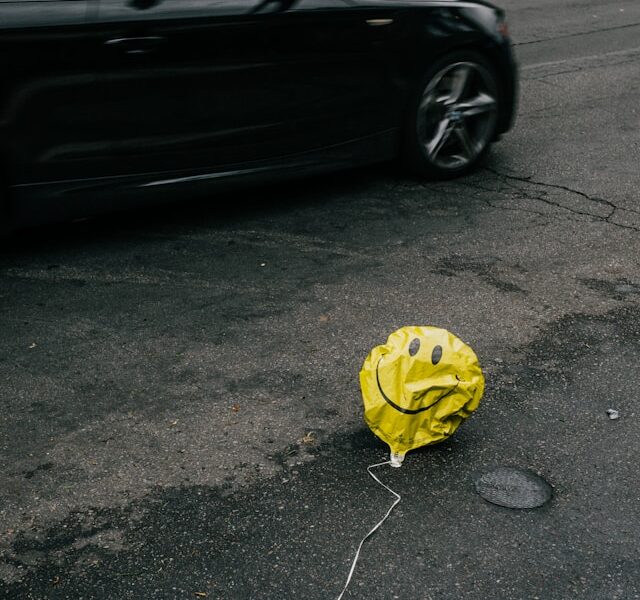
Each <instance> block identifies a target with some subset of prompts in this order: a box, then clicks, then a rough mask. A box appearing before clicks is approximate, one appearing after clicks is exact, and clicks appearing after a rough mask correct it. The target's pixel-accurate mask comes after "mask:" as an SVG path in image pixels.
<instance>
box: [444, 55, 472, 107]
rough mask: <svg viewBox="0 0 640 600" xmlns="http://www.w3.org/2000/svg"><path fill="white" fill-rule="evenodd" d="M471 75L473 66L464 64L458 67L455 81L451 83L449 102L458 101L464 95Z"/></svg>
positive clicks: (455, 72) (454, 75)
mask: <svg viewBox="0 0 640 600" xmlns="http://www.w3.org/2000/svg"><path fill="white" fill-rule="evenodd" d="M470 75H471V67H470V66H469V65H465V64H462V65H460V66H458V67H457V68H456V70H455V71H454V72H453V81H452V83H451V92H450V94H449V102H450V103H454V102H458V101H459V100H460V98H462V97H463V95H464V93H465V91H466V89H467V84H468V83H469V78H470Z"/></svg>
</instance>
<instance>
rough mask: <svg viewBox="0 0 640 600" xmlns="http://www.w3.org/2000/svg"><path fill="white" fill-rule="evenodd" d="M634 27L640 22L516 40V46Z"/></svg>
mask: <svg viewBox="0 0 640 600" xmlns="http://www.w3.org/2000/svg"><path fill="white" fill-rule="evenodd" d="M632 27H640V23H627V24H626V25H615V26H614V27H603V28H601V29H592V30H591V31H581V32H578V33H565V34H563V35H558V36H555V37H548V38H543V39H541V40H532V41H530V42H516V43H514V44H513V45H514V46H530V45H532V44H543V43H544V42H552V41H555V40H563V39H566V38H574V37H581V36H584V35H593V34H594V33H604V32H607V31H618V30H620V29H630V28H632Z"/></svg>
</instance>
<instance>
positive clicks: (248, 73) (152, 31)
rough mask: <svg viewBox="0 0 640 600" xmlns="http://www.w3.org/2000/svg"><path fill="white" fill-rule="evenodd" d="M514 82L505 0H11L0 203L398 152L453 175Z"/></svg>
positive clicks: (177, 189)
mask: <svg viewBox="0 0 640 600" xmlns="http://www.w3.org/2000/svg"><path fill="white" fill-rule="evenodd" d="M515 97H516V67H515V63H514V59H513V55H512V51H511V43H510V40H509V37H508V32H507V26H506V23H505V20H504V14H503V11H502V10H500V9H498V8H495V7H494V6H492V5H491V4H489V3H487V2H484V1H482V0H473V1H468V2H467V1H457V0H9V1H7V0H0V203H1V207H0V216H1V218H2V223H3V224H4V226H5V228H6V227H7V226H14V227H15V226H22V225H25V224H29V225H32V224H37V223H41V222H44V221H46V220H52V219H56V220H57V219H67V218H70V217H79V216H85V215H88V214H95V213H97V212H101V211H105V210H113V209H116V208H124V207H126V206H129V205H131V204H132V203H134V202H141V201H142V202H146V201H157V200H158V199H159V198H168V197H175V194H176V193H178V194H181V195H182V196H184V195H189V194H193V193H194V192H195V191H196V190H202V189H203V188H204V189H210V187H211V186H216V187H217V188H219V186H221V185H224V186H227V185H229V184H232V183H236V182H247V181H258V180H259V181H263V180H265V179H266V180H270V179H276V178H282V177H290V176H293V175H301V174H310V173H315V172H320V171H324V170H328V169H338V168H343V167H346V166H352V165H357V164H362V163H368V162H374V161H380V160H386V159H390V158H392V157H394V156H397V155H402V156H403V157H404V158H405V160H406V162H407V163H408V164H409V165H411V166H412V168H413V169H414V170H417V171H418V172H419V173H421V174H424V175H425V176H429V177H440V178H442V177H451V176H455V175H458V174H461V173H463V172H465V171H467V170H468V169H469V168H471V167H472V166H473V165H474V164H476V163H477V161H478V160H479V159H480V158H481V157H482V155H483V153H484V152H485V151H486V150H487V148H488V146H489V144H490V143H491V142H492V141H494V140H496V139H497V138H498V136H499V135H500V134H501V133H503V132H505V131H507V130H508V129H509V127H510V126H511V123H512V120H513V116H514V112H515ZM206 186H209V188H207V187H206Z"/></svg>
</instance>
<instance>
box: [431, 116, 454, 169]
mask: <svg viewBox="0 0 640 600" xmlns="http://www.w3.org/2000/svg"><path fill="white" fill-rule="evenodd" d="M452 131H453V125H452V124H451V121H450V120H449V119H443V120H442V121H440V123H439V125H438V131H436V134H435V135H434V136H433V139H432V140H431V142H429V144H428V145H427V154H428V155H429V158H431V159H435V157H436V156H438V153H439V152H440V150H442V147H443V146H444V145H445V144H446V143H447V141H448V140H449V138H450V137H451V132H452Z"/></svg>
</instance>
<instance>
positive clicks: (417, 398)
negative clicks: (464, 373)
mask: <svg viewBox="0 0 640 600" xmlns="http://www.w3.org/2000/svg"><path fill="white" fill-rule="evenodd" d="M422 346H428V348H427V349H426V352H427V356H428V361H427V360H425V358H426V356H424V355H423V353H424V352H425V349H423V353H421V352H420V350H421V347H422ZM405 350H406V355H407V357H408V360H407V357H403V356H402V354H403V352H404V351H405ZM443 352H444V351H443V348H442V346H441V345H440V344H431V345H430V352H429V344H428V340H427V343H426V344H423V343H422V341H421V340H420V338H419V337H414V338H413V339H411V341H410V342H409V344H408V345H406V346H405V347H403V348H401V349H400V353H399V354H400V355H399V356H398V355H395V356H394V354H395V353H390V354H391V356H389V355H386V354H383V355H382V356H380V358H379V359H378V362H377V364H376V384H377V386H378V390H379V392H380V395H381V396H382V398H384V401H385V402H386V403H387V404H389V405H390V406H392V407H393V408H395V409H396V410H397V411H399V412H401V413H404V414H405V415H415V414H418V413H421V412H423V411H425V410H429V409H430V408H432V407H433V406H435V405H436V404H437V403H438V402H440V401H441V400H444V399H445V398H446V397H447V396H450V395H451V394H453V393H455V392H456V391H457V390H458V385H459V384H460V377H459V375H458V374H457V373H453V377H454V379H452V378H451V374H450V373H448V372H446V371H449V369H438V368H437V366H438V364H439V363H440V361H441V360H442V357H443ZM385 357H388V360H389V359H395V361H394V367H393V368H392V369H391V370H392V371H393V373H392V376H393V377H396V378H397V371H398V368H397V367H398V365H401V366H403V367H405V368H404V369H401V370H405V371H406V373H411V374H413V375H414V376H415V375H419V377H420V380H424V379H425V377H428V378H429V379H431V383H432V385H430V386H429V387H427V388H426V389H419V390H416V388H415V386H406V385H405V386H402V388H403V389H399V388H398V386H393V387H395V391H396V392H397V391H400V396H401V397H400V398H398V397H396V398H395V400H394V399H392V398H391V397H390V394H387V393H386V392H385V390H384V385H383V384H382V383H381V381H380V372H381V369H382V371H383V373H384V371H385V365H384V364H383V361H384V360H385ZM403 358H404V359H405V360H403ZM430 367H431V368H430ZM441 371H443V372H441ZM414 378H415V377H414ZM405 388H407V389H405ZM416 392H417V393H416Z"/></svg>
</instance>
